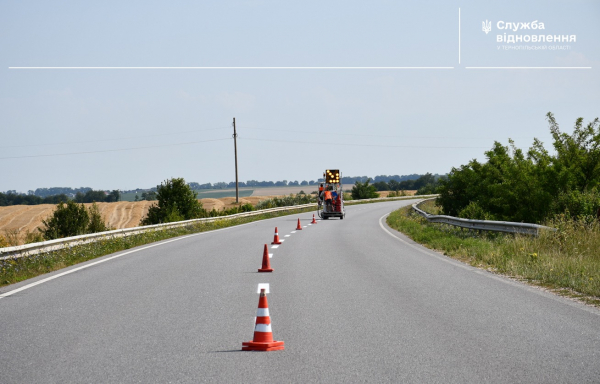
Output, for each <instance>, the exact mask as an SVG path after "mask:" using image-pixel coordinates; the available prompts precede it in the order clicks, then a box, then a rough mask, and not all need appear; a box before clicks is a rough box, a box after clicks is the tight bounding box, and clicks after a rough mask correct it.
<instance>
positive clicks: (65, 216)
mask: <svg viewBox="0 0 600 384" xmlns="http://www.w3.org/2000/svg"><path fill="white" fill-rule="evenodd" d="M42 224H43V225H44V226H43V227H42V228H40V229H39V230H40V232H41V233H42V234H43V235H44V238H45V239H46V240H52V239H59V238H62V237H70V236H78V235H84V234H86V233H88V228H89V224H90V216H89V214H88V211H87V210H86V209H85V206H84V205H83V204H77V203H76V202H74V201H72V200H70V201H68V202H67V204H65V203H62V202H61V203H59V204H58V205H57V206H56V210H55V211H54V213H53V214H52V217H50V219H49V220H42Z"/></svg>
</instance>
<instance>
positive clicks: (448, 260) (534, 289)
mask: <svg viewBox="0 0 600 384" xmlns="http://www.w3.org/2000/svg"><path fill="white" fill-rule="evenodd" d="M386 216H389V213H386V214H385V215H383V216H381V217H380V218H379V226H380V227H381V229H383V230H384V231H385V232H386V233H387V234H388V235H390V236H392V237H393V238H395V239H396V240H398V241H400V242H401V243H403V244H405V245H408V246H409V247H411V248H413V249H415V250H416V251H419V252H421V253H423V254H425V255H427V256H433V257H435V258H436V259H438V260H441V261H445V262H446V263H448V264H452V265H453V266H456V267H459V268H462V269H466V270H467V271H471V272H474V273H477V274H479V275H482V276H485V277H488V278H490V279H494V280H496V281H500V282H502V283H504V284H508V285H511V286H513V287H517V288H521V289H524V290H526V291H528V292H533V293H535V294H538V295H540V296H544V297H547V298H549V299H552V300H555V301H559V302H561V303H563V304H567V305H570V306H572V307H575V308H579V309H583V310H584V311H586V312H589V313H593V314H595V315H598V316H600V311H598V310H597V309H595V308H591V307H588V306H586V305H584V304H581V303H578V302H575V301H571V300H568V299H565V298H563V297H561V296H557V295H555V294H553V293H549V292H546V291H541V290H540V289H539V288H538V287H535V286H530V285H525V284H523V283H520V282H517V281H514V280H510V279H509V278H508V277H504V276H501V275H500V276H498V275H494V274H492V273H491V272H488V271H486V270H482V269H479V268H475V267H471V266H470V265H466V264H463V263H461V262H460V261H457V260H454V259H452V258H450V257H448V256H443V255H440V254H438V253H437V252H435V251H432V250H430V249H427V248H425V247H424V246H422V245H419V244H411V243H409V242H408V241H406V240H404V239H402V238H400V237H398V236H396V235H394V234H393V233H392V232H390V231H389V230H388V229H387V228H385V226H384V225H383V222H382V220H383V219H384V218H385V217H386Z"/></svg>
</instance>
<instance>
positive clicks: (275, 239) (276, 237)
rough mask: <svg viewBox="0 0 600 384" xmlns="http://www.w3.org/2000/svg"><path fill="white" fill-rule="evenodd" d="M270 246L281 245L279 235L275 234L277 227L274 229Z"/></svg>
mask: <svg viewBox="0 0 600 384" xmlns="http://www.w3.org/2000/svg"><path fill="white" fill-rule="evenodd" d="M271 244H281V240H279V233H277V227H275V238H273V242H272V243H271Z"/></svg>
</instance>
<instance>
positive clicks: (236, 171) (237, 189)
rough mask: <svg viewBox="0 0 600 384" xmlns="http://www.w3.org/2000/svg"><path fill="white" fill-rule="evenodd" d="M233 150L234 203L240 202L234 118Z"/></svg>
mask: <svg viewBox="0 0 600 384" xmlns="http://www.w3.org/2000/svg"><path fill="white" fill-rule="evenodd" d="M233 150H234V152H235V203H236V204H237V203H239V202H240V191H239V188H238V170H237V132H236V131H235V117H234V118H233Z"/></svg>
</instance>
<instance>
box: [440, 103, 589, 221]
mask: <svg viewBox="0 0 600 384" xmlns="http://www.w3.org/2000/svg"><path fill="white" fill-rule="evenodd" d="M546 119H547V121H548V123H549V128H550V133H551V135H552V139H553V143H552V144H553V147H554V153H550V152H549V151H548V150H547V149H546V148H545V147H544V145H543V143H542V142H541V141H539V140H538V139H534V142H533V145H532V146H531V147H530V148H529V150H528V151H526V152H524V151H523V150H521V149H519V148H516V147H515V145H514V142H513V141H512V140H509V145H508V146H503V145H501V144H500V143H499V142H494V146H493V147H492V149H491V150H489V151H487V152H485V156H486V158H487V161H486V162H485V163H480V162H479V161H477V160H471V161H470V162H469V163H468V164H466V165H462V166H460V167H458V168H452V170H451V172H450V173H449V174H448V176H447V177H446V178H443V179H441V180H440V187H439V193H440V197H439V198H438V204H439V205H440V206H441V207H442V210H443V212H444V214H446V215H451V216H458V217H464V218H470V219H487V220H504V221H516V222H528V223H542V222H544V221H546V220H549V219H552V218H555V217H557V216H560V215H565V216H567V217H570V218H574V219H577V220H590V219H596V217H599V216H600V211H599V210H600V121H599V119H598V118H596V119H594V120H593V121H591V122H590V123H588V124H587V125H584V123H583V118H578V119H577V120H576V121H575V125H574V128H573V133H572V134H568V133H565V132H562V131H561V130H560V128H559V125H558V123H557V122H556V119H555V118H554V115H553V114H552V113H550V112H548V114H547V115H546Z"/></svg>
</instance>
